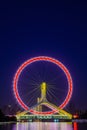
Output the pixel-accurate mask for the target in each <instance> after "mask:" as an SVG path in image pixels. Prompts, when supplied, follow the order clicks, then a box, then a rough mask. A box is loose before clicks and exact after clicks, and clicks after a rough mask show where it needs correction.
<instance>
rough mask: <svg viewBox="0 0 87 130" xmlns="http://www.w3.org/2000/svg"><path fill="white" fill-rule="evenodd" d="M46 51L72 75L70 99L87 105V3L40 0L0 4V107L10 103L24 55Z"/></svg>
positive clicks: (28, 56)
mask: <svg viewBox="0 0 87 130" xmlns="http://www.w3.org/2000/svg"><path fill="white" fill-rule="evenodd" d="M39 55H45V56H46V55H47V56H51V57H54V58H56V59H58V60H59V61H61V62H62V63H63V64H64V65H65V66H66V67H67V68H68V69H69V72H70V73H71V75H72V79H73V87H74V91H73V95H72V99H71V100H72V102H74V104H75V106H76V107H77V108H79V109H87V3H86V2H84V1H82V2H76V1H75V2H74V1H72V2H70V1H68V2H67V1H65V2H63V1H62V2H61V3H57V2H51V1H46V2H45V1H44V2H43V3H41V2H37V1H36V2H32V3H18V2H17V3H10V4H8V3H5V4H2V5H1V7H0V107H2V106H4V105H6V104H10V103H12V102H13V103H14V104H15V102H16V101H15V98H14V94H13V90H12V82H13V77H14V74H15V72H16V70H17V68H18V67H19V66H20V65H21V64H22V63H23V62H24V61H26V60H27V59H29V58H31V57H34V56H39Z"/></svg>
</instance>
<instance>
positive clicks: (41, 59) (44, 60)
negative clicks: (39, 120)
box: [13, 56, 73, 114]
mask: <svg viewBox="0 0 87 130" xmlns="http://www.w3.org/2000/svg"><path fill="white" fill-rule="evenodd" d="M38 64H39V65H38ZM41 64H44V65H46V64H48V65H47V66H48V68H47V70H46V71H48V69H49V73H48V76H47V74H45V75H44V77H47V78H43V80H42V81H41V82H43V81H44V80H45V79H46V80H47V79H50V80H53V78H54V76H53V75H57V69H58V70H59V69H60V70H61V72H62V73H63V75H64V76H65V78H66V80H67V83H66V85H67V86H68V87H67V92H66V94H65V96H64V98H63V100H62V102H61V103H60V104H58V105H57V106H58V107H59V108H60V109H63V108H64V107H65V106H66V105H67V104H68V102H69V100H70V98H71V96H72V90H73V85H72V78H71V75H70V73H69V71H68V69H67V68H66V67H65V66H64V65H63V64H62V63H61V62H60V61H58V60H57V59H54V58H52V57H48V56H38V57H34V58H31V59H29V60H27V61H25V62H24V63H23V64H22V65H21V66H20V67H19V68H18V70H17V72H16V74H15V76H14V81H13V91H14V95H15V97H16V99H17V101H18V103H19V104H20V105H21V107H22V108H24V109H25V110H26V111H27V110H29V111H30V112H31V113H33V114H53V113H55V109H52V110H51V111H45V112H39V111H36V110H35V109H33V108H32V107H30V106H29V105H27V104H26V103H25V101H24V99H23V98H22V97H21V96H22V95H23V94H20V93H21V92H20V91H21V90H22V85H23V78H24V77H25V74H26V73H27V72H28V70H29V73H28V81H29V79H30V78H31V75H32V73H34V74H35V71H34V68H35V67H36V70H37V71H38V70H42V71H43V72H44V73H46V71H45V70H44V68H43V67H41ZM50 64H52V65H51V67H50ZM34 65H35V67H33V68H32V66H34ZM54 66H55V67H56V69H55V73H54V70H52V69H51V68H53V67H54ZM40 67H41V68H40ZM45 68H46V66H45ZM32 70H33V71H32ZM31 71H32V72H31ZM37 75H38V77H39V79H40V78H41V77H40V75H39V73H38V74H37ZM52 76H53V77H52ZM51 78H52V79H51ZM36 80H37V76H36ZM20 81H21V82H22V83H20ZM28 81H27V80H26V78H25V80H24V82H28ZM60 81H61V80H60V79H59V81H58V79H57V78H56V82H57V83H58V85H56V89H57V86H59V85H60V84H61V88H62V86H64V83H63V82H62V81H61V83H60ZM30 82H32V80H31V81H30ZM28 83H29V82H28ZM62 83H63V85H62ZM19 86H20V87H19ZM29 86H30V87H29ZM48 86H51V85H48ZM23 87H24V88H25V89H26V88H28V89H30V90H29V91H31V89H32V85H28V87H26V85H24V86H23ZM53 87H54V86H53ZM19 88H20V90H19ZM50 88H51V87H50ZM53 89H54V88H53ZM58 89H59V88H58ZM26 91H28V90H26ZM26 91H25V92H26ZM23 92H24V90H23ZM25 94H26V93H25ZM57 94H58V93H57V92H55V94H54V96H55V95H57ZM33 95H34V93H33ZM58 95H59V94H58ZM29 96H30V97H32V94H31V93H29ZM48 96H49V94H48ZM62 96H63V95H62ZM56 98H57V97H56ZM58 99H59V98H58ZM28 100H29V99H28ZM48 106H49V104H48Z"/></svg>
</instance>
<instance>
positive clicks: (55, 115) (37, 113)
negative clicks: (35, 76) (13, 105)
mask: <svg viewBox="0 0 87 130" xmlns="http://www.w3.org/2000/svg"><path fill="white" fill-rule="evenodd" d="M40 88H41V97H38V98H37V104H36V105H34V106H32V107H31V108H29V110H25V111H23V112H19V113H17V114H16V117H17V121H38V120H41V121H43V120H49V121H59V120H65V121H66V120H67V121H68V120H71V119H72V115H71V114H70V113H68V112H66V111H65V110H63V109H61V108H59V107H58V106H56V105H54V104H52V103H50V102H49V101H48V100H47V98H46V90H47V85H46V83H45V82H42V84H41V87H40ZM43 106H46V107H48V108H49V109H51V110H52V112H51V111H48V112H43V111H42V108H43ZM33 111H34V112H33Z"/></svg>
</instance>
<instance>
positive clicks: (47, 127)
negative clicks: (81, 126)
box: [12, 122, 78, 130]
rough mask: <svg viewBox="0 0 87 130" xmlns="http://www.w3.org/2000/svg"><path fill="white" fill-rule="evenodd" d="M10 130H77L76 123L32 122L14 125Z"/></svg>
mask: <svg viewBox="0 0 87 130" xmlns="http://www.w3.org/2000/svg"><path fill="white" fill-rule="evenodd" d="M12 130H78V129H77V123H75V125H72V123H54V122H50V123H49V122H48V123H46V122H33V123H27V122H26V123H17V124H14V126H13V129H12Z"/></svg>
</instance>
